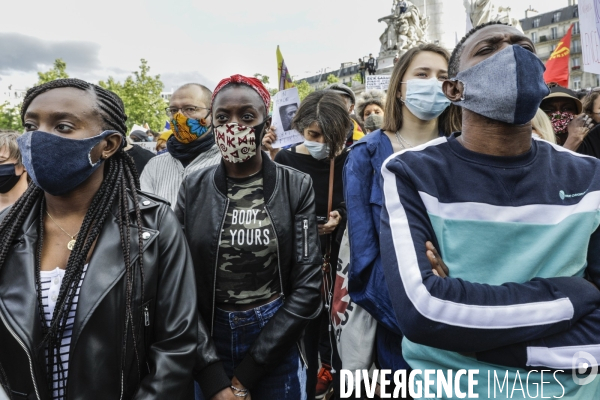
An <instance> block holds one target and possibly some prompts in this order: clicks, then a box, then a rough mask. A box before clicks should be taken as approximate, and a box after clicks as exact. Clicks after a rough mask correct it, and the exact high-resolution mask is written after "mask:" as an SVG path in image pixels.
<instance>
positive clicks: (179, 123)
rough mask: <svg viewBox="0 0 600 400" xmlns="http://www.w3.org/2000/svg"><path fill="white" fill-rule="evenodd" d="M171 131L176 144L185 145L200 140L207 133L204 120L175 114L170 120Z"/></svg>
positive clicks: (179, 113)
mask: <svg viewBox="0 0 600 400" xmlns="http://www.w3.org/2000/svg"><path fill="white" fill-rule="evenodd" d="M171 130H172V131H173V135H174V136H175V139H177V141H178V142H181V143H185V144H187V143H191V142H193V141H194V140H196V139H198V138H200V137H201V136H202V135H204V134H205V133H206V132H207V131H208V122H207V121H206V119H204V118H200V120H197V119H193V118H188V117H186V116H185V115H183V114H182V113H181V112H177V114H175V115H173V117H172V118H171Z"/></svg>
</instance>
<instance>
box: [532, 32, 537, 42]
mask: <svg viewBox="0 0 600 400" xmlns="http://www.w3.org/2000/svg"><path fill="white" fill-rule="evenodd" d="M531 41H532V42H533V43H537V42H538V35H537V32H531Z"/></svg>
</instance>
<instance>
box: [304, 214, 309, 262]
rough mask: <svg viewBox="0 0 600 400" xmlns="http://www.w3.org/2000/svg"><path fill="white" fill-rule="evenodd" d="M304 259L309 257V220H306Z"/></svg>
mask: <svg viewBox="0 0 600 400" xmlns="http://www.w3.org/2000/svg"><path fill="white" fill-rule="evenodd" d="M303 222H304V258H307V257H308V220H307V219H304V220H303Z"/></svg>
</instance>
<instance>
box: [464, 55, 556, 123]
mask: <svg viewBox="0 0 600 400" xmlns="http://www.w3.org/2000/svg"><path fill="white" fill-rule="evenodd" d="M545 70H546V67H544V64H543V63H542V62H541V61H540V59H539V58H538V57H537V56H536V55H535V54H533V53H532V52H530V51H529V50H526V49H524V48H523V47H521V46H519V45H512V46H508V47H506V48H505V49H502V50H501V51H499V52H498V53H496V54H494V55H493V56H491V57H490V58H487V59H485V60H483V61H481V62H480V63H479V64H476V65H474V66H472V67H471V68H468V69H466V70H464V71H461V72H459V73H458V74H457V75H456V78H454V79H452V80H453V81H459V82H462V84H463V86H464V89H463V97H462V99H461V100H460V101H455V102H453V103H454V104H456V105H457V106H460V107H463V108H466V109H467V110H470V111H473V112H474V113H477V114H479V115H483V116H484V117H488V118H490V119H493V120H496V121H502V122H506V123H508V124H514V125H523V124H526V123H528V122H530V121H531V120H532V119H533V117H534V116H535V113H536V112H537V110H538V108H539V107H540V104H541V102H542V100H543V99H544V97H546V96H547V95H548V93H549V92H550V91H549V89H548V87H547V86H546V84H545V83H544V71H545Z"/></svg>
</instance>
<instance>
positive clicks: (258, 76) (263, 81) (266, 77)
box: [254, 73, 269, 85]
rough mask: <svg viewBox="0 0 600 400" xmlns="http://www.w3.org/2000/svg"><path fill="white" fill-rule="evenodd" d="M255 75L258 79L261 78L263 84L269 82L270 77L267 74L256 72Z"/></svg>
mask: <svg viewBox="0 0 600 400" xmlns="http://www.w3.org/2000/svg"><path fill="white" fill-rule="evenodd" d="M254 77H255V78H256V79H258V80H260V81H261V82H262V83H263V85H268V84H269V77H268V76H267V75H263V74H259V73H256V74H254Z"/></svg>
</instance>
